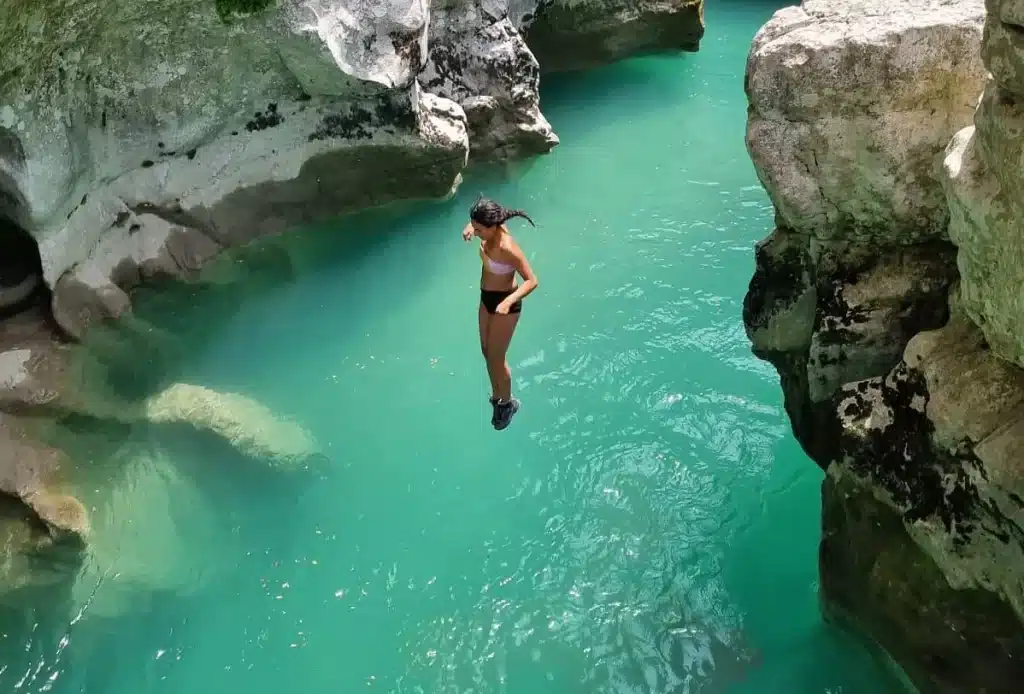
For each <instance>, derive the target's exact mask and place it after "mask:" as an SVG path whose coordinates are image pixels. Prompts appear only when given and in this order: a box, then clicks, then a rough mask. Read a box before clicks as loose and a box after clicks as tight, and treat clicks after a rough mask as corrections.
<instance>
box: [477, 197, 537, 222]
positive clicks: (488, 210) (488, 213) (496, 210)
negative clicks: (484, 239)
mask: <svg viewBox="0 0 1024 694" xmlns="http://www.w3.org/2000/svg"><path fill="white" fill-rule="evenodd" d="M513 217H522V218H523V219H525V220H526V221H528V222H529V223H530V226H537V225H536V224H534V223H533V220H532V219H530V215H528V214H526V213H525V212H523V211H522V210H508V209H505V208H504V207H502V206H501V205H499V204H498V203H496V202H494V201H493V200H488V199H487V198H485V197H484V196H482V195H481V196H480V197H479V198H478V199H477V201H476V202H475V203H473V206H472V207H471V208H469V218H470V219H472V220H473V221H474V222H477V223H478V224H483V225H484V226H485V227H496V226H500V225H502V224H504V223H505V222H507V221H508V220H510V219H512V218H513Z"/></svg>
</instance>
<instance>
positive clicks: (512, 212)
mask: <svg viewBox="0 0 1024 694" xmlns="http://www.w3.org/2000/svg"><path fill="white" fill-rule="evenodd" d="M513 217H522V218H523V219H525V220H526V221H528V222H529V223H530V226H532V227H536V226H537V225H536V224H534V223H533V220H532V219H530V215H528V214H526V213H525V212H523V211H522V210H505V221H506V222H507V221H508V220H510V219H512V218H513Z"/></svg>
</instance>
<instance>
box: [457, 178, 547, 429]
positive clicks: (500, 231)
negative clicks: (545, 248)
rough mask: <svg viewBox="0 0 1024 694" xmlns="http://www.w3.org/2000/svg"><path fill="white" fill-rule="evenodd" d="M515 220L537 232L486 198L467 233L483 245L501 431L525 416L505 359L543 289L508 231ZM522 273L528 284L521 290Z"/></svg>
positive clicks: (483, 337) (489, 355)
mask: <svg viewBox="0 0 1024 694" xmlns="http://www.w3.org/2000/svg"><path fill="white" fill-rule="evenodd" d="M513 217H522V218H523V219H525V220H526V221H528V222H529V223H530V224H531V225H532V226H537V225H536V224H534V223H533V220H532V219H530V217H529V215H527V214H526V213H525V212H523V211H522V210H506V209H505V208H504V207H502V206H501V205H499V204H498V203H496V202H494V201H493V200H488V199H486V198H484V197H481V198H480V199H479V200H477V201H476V203H475V204H474V205H473V207H471V208H470V210H469V219H470V222H469V224H467V225H466V228H465V229H463V231H462V238H463V240H465V241H469V240H470V239H471V238H473V237H474V236H476V237H478V238H479V239H480V259H481V260H482V261H483V269H482V270H481V272H480V308H479V310H478V315H479V321H480V349H481V350H482V351H483V353H484V361H485V362H486V364H487V375H488V376H489V377H490V379H491V406H492V407H493V408H494V413H493V414H492V415H491V425H492V426H493V427H494V428H495V429H497V430H498V431H501V430H502V429H504V428H505V427H507V426H508V425H509V424H510V423H511V422H512V417H513V415H515V413H516V412H518V411H519V404H520V403H519V400H517V399H516V398H514V397H512V371H511V370H510V369H509V368H508V361H506V359H505V355H506V354H507V353H508V345H509V343H510V342H511V341H512V334H513V333H514V332H515V330H516V325H517V324H518V323H519V315H520V312H521V311H522V308H523V299H524V298H525V297H526V296H528V295H529V294H530V293H531V292H532V291H533V290H534V289H536V288H537V276H536V275H534V274H533V269H532V268H531V267H530V263H529V262H527V260H526V256H524V255H523V251H522V249H521V248H519V244H518V243H516V241H515V239H513V238H512V235H511V234H510V233H509V231H508V227H506V226H505V223H506V222H507V221H508V220H510V219H512V218H513ZM516 272H518V273H519V274H520V275H521V276H522V278H523V280H525V281H524V282H523V284H521V285H519V286H518V287H517V286H516V282H515V279H516Z"/></svg>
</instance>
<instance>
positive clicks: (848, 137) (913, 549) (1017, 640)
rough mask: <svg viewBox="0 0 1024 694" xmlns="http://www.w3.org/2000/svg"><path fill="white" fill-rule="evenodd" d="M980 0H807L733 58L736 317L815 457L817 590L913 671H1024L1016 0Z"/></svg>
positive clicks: (969, 686) (960, 683) (1022, 274)
mask: <svg viewBox="0 0 1024 694" xmlns="http://www.w3.org/2000/svg"><path fill="white" fill-rule="evenodd" d="M984 10H985V8H984V7H983V6H982V4H981V3H980V2H949V1H946V0H903V1H902V2H899V3H895V4H893V3H877V2H875V1H874V0H867V1H864V0H861V1H859V2H857V3H855V4H854V5H853V6H851V5H850V4H849V3H839V2H832V1H831V0H826V1H824V2H808V3H805V4H804V5H803V6H802V8H789V9H786V10H783V11H780V12H779V13H777V14H776V16H775V17H774V18H773V19H772V21H771V22H769V23H768V24H767V25H766V26H765V27H764V28H763V29H762V30H761V32H760V33H759V34H758V36H757V38H756V39H755V42H754V45H753V47H752V49H751V54H750V60H749V63H748V70H747V87H748V94H749V97H750V102H751V108H750V118H749V123H748V147H749V150H750V153H751V157H752V159H753V160H754V163H755V165H756V167H757V169H758V173H759V175H760V177H761V180H762V182H763V183H764V185H765V188H766V190H767V191H768V193H769V195H770V196H771V198H772V201H773V203H774V204H775V207H776V210H777V228H776V230H775V231H773V232H772V234H771V236H769V237H768V238H767V239H766V240H765V241H763V242H762V243H761V244H759V246H758V249H757V252H756V256H757V270H756V273H755V276H754V278H753V279H752V281H751V284H750V290H749V292H748V294H747V297H746V301H745V304H744V321H745V323H746V325H747V330H748V335H749V336H750V338H751V341H752V343H753V346H754V350H755V352H756V353H757V354H758V355H760V356H761V357H763V358H765V359H767V360H769V361H771V362H772V363H773V364H774V365H775V366H776V368H777V370H778V372H779V375H780V380H781V382H782V385H783V390H784V394H785V399H786V406H787V410H788V412H789V414H790V417H791V419H792V422H793V429H794V432H795V434H796V435H797V438H798V439H799V440H800V441H801V443H802V444H803V446H804V448H805V450H807V452H808V453H809V454H810V455H811V456H812V457H813V458H814V459H815V460H816V461H817V462H818V464H819V465H821V466H822V467H823V468H824V469H825V470H826V478H825V481H824V483H823V487H822V499H823V521H822V522H823V537H822V541H821V548H820V568H821V577H822V592H823V597H824V599H825V605H826V607H827V608H828V609H829V610H830V611H833V612H836V613H842V614H843V615H845V616H849V617H852V618H853V620H854V622H855V623H857V624H858V625H859V626H860V627H862V628H863V629H865V630H866V632H867V633H868V634H869V635H870V636H871V637H873V638H874V639H875V640H876V641H877V642H878V643H880V644H881V646H882V647H883V648H885V649H886V650H887V651H888V653H889V654H890V655H892V656H893V657H894V658H895V659H896V661H897V662H898V663H899V664H900V665H901V666H902V667H903V668H904V669H905V671H906V673H907V674H908V675H909V677H910V678H911V679H912V680H913V681H914V683H915V684H916V685H917V686H918V687H919V689H920V691H922V692H942V693H946V692H950V693H952V692H961V693H962V692H1003V691H1007V692H1008V691H1015V690H1016V689H1017V688H1019V684H1018V682H1019V680H1020V678H1021V676H1022V675H1024V628H1022V621H1024V592H1022V589H1021V585H1022V579H1024V561H1022V560H1024V501H1022V499H1024V478H1022V475H1021V470H1022V469H1024V444H1022V443H1021V440H1022V439H1021V432H1022V431H1024V428H1022V426H1024V425H1022V424H1021V421H1022V420H1021V415H1022V413H1024V370H1022V369H1021V365H1022V364H1024V362H1022V361H1021V359H1022V357H1024V350H1022V345H1024V342H1022V340H1021V338H1020V335H1021V331H1020V328H1021V327H1024V304H1022V303H1021V300H1020V296H1021V294H1020V286H1021V283H1022V281H1024V242H1022V241H1021V240H1020V238H1019V237H1020V234H1019V229H1020V225H1021V224H1022V223H1024V217H1022V215H1021V213H1022V212H1024V209H1019V208H1020V206H1021V200H1024V198H1022V197H1021V195H1020V192H1021V191H1022V186H1024V167H1022V164H1024V158H1022V154H1021V153H1022V149H1021V144H1020V143H1021V134H1024V129H1022V127H1021V124H1024V120H1021V117H1020V115H1019V114H1018V110H1019V109H1018V107H1017V102H1018V99H1020V98H1024V81H1022V79H1024V78H1022V77H1021V76H1024V44H1020V43H1019V41H1018V39H1019V35H1020V34H1019V33H1018V32H1020V31H1021V30H1022V29H1021V26H1024V4H1022V3H1020V2H1019V1H1018V0H1005V1H1004V2H990V3H989V6H988V10H989V11H988V14H987V15H986V14H985V12H984ZM988 71H991V73H992V77H991V78H990V77H989V75H988ZM983 93H984V95H983V96H982V94H983ZM1018 95H1021V96H1018ZM979 97H981V98H980V101H979ZM972 121H973V123H974V125H972Z"/></svg>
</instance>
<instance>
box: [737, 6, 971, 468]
mask: <svg viewBox="0 0 1024 694" xmlns="http://www.w3.org/2000/svg"><path fill="white" fill-rule="evenodd" d="M983 16H984V7H983V5H982V3H981V2H980V1H978V2H966V3H965V2H949V1H947V0H907V1H906V2H904V3H900V4H896V5H893V4H892V3H884V2H876V1H875V0H866V1H865V2H858V3H855V4H854V5H852V6H851V5H850V4H849V3H840V2H833V1H827V0H811V1H810V2H806V3H804V4H803V5H801V6H800V7H790V8H786V9H783V10H780V11H779V12H777V13H776V14H775V15H774V17H773V18H772V19H771V20H770V21H769V22H768V23H767V24H765V25H764V26H763V27H762V28H761V29H760V31H758V33H757V35H756V36H755V38H754V42H753V45H752V47H751V50H750V55H749V57H748V61H747V72H746V90H747V94H748V97H749V100H750V108H749V111H748V120H747V134H746V141H747V148H748V150H749V152H750V156H751V159H752V160H753V162H754V165H755V168H756V170H757V173H758V176H759V178H760V180H761V182H762V183H763V184H764V186H765V189H766V191H767V192H768V194H769V196H770V198H771V199H772V202H773V203H774V205H775V208H776V210H777V214H776V223H777V225H778V228H777V229H776V231H775V232H774V233H773V234H772V235H771V236H770V237H769V238H768V239H767V240H766V241H764V242H762V243H761V244H760V245H759V247H758V251H757V272H756V273H755V276H754V278H753V279H752V281H751V285H750V290H749V292H748V294H747V297H746V299H745V301H744V323H745V324H746V326H747V332H748V335H749V336H750V338H751V341H752V342H753V345H754V350H755V352H756V353H757V354H758V355H760V356H762V357H763V358H765V359H767V360H768V361H770V362H772V363H773V364H774V365H775V366H776V367H777V369H778V371H779V374H780V379H781V381H782V384H783V390H784V392H785V394H786V407H787V411H788V412H789V414H790V418H791V420H792V423H793V427H794V431H795V433H796V435H797V438H798V439H799V440H800V442H801V443H802V444H803V446H804V448H805V450H807V452H808V453H809V454H810V455H811V456H812V457H814V458H815V459H817V460H819V462H820V463H821V464H822V465H823V466H824V465H827V462H828V460H829V458H828V450H829V447H830V446H832V445H833V441H832V432H834V427H835V412H834V409H833V398H834V396H835V394H836V392H837V390H838V388H839V387H840V386H841V385H842V384H843V383H844V382H846V381H847V380H856V379H860V378H867V377H871V376H880V375H882V374H884V373H886V372H887V371H888V370H889V369H891V368H892V367H893V366H894V365H895V364H896V363H897V362H898V361H899V358H900V355H901V353H902V351H903V348H904V346H905V345H906V343H907V341H908V340H909V339H910V338H911V337H912V336H913V335H914V334H915V333H916V332H918V331H919V330H923V329H930V328H937V327H939V326H940V325H942V323H943V322H944V321H945V319H946V308H945V306H946V292H947V290H948V287H949V285H950V283H951V282H952V281H953V279H955V277H956V271H955V265H954V256H955V250H954V249H953V247H952V246H951V245H950V244H949V243H948V236H947V234H946V225H947V221H948V219H949V212H948V209H947V207H946V205H945V200H944V197H943V189H942V184H941V182H940V176H939V174H940V170H941V155H942V151H943V149H944V148H945V146H946V144H947V143H948V142H949V138H950V137H952V136H953V134H954V133H955V132H956V131H957V130H958V129H959V128H961V127H963V126H964V125H966V124H968V123H969V122H970V120H971V117H972V114H973V112H974V106H975V104H976V102H977V93H978V92H979V91H980V89H981V85H982V84H983V82H984V76H985V71H984V66H983V65H982V63H981V57H980V50H979V48H980V43H981V36H982V19H983ZM933 114H934V115H933Z"/></svg>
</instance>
